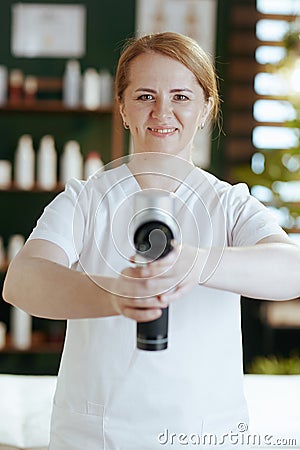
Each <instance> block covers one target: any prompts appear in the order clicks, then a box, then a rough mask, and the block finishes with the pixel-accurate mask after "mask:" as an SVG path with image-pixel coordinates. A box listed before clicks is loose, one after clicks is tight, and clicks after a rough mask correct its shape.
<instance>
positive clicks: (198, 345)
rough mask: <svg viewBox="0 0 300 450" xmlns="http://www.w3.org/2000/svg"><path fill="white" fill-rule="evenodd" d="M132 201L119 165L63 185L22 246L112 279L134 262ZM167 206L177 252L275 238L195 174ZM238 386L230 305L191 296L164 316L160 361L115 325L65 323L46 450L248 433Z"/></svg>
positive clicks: (135, 448) (135, 446) (258, 208)
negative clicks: (34, 245)
mask: <svg viewBox="0 0 300 450" xmlns="http://www.w3.org/2000/svg"><path fill="white" fill-rule="evenodd" d="M138 191H140V187H139V185H138V183H137V182H136V180H135V178H134V177H133V175H132V174H131V172H130V171H129V169H128V167H127V165H122V166H120V167H118V168H114V169H111V170H109V171H107V172H102V173H100V174H99V175H96V176H94V177H92V178H91V179H90V180H89V181H88V182H82V181H78V180H72V181H70V182H69V184H68V185H67V187H66V189H65V192H63V193H61V194H60V195H58V196H57V197H56V198H55V199H54V201H53V202H52V203H51V204H50V205H49V206H47V207H46V209H45V211H44V214H43V215H42V217H41V218H40V219H39V221H38V224H37V227H36V228H35V229H34V230H33V232H32V234H31V236H30V239H46V240H48V241H51V242H54V243H55V244H57V245H58V246H60V247H61V248H62V249H64V251H65V252H66V253H67V255H68V257H69V264H70V267H72V268H73V269H74V270H78V271H86V272H87V273H90V274H102V275H106V276H118V273H119V272H120V270H122V269H123V268H125V267H126V266H128V265H129V263H128V260H127V258H128V257H130V256H132V255H133V254H134V250H133V247H132V244H131V242H130V237H129V236H128V233H129V231H128V229H129V227H128V224H129V222H130V219H131V218H132V204H131V199H132V198H133V196H134V193H136V192H138ZM175 196H176V198H177V199H178V201H179V203H178V209H177V217H176V218H177V220H178V223H179V225H180V228H181V232H182V241H183V242H187V243H190V244H194V245H195V244H196V245H199V246H203V247H208V246H213V247H219V248H223V247H224V245H227V246H245V245H253V244H255V243H256V242H258V241H259V240H260V239H262V238H264V237H266V236H269V235H272V234H281V233H283V231H282V230H281V228H280V227H279V226H278V225H277V224H276V223H275V221H274V219H273V217H272V216H271V214H270V213H269V211H268V210H267V209H266V208H265V207H264V206H262V205H261V204H260V203H259V202H258V201H257V200H256V199H254V198H253V197H251V196H250V195H249V192H248V189H247V187H246V185H244V184H238V185H235V186H231V185H229V184H228V183H225V182H222V181H220V180H218V179H217V178H215V177H214V176H213V175H210V174H208V173H206V172H204V171H202V170H200V169H198V168H194V169H193V170H192V171H191V172H190V174H189V175H188V176H187V178H186V179H185V180H184V182H183V183H182V184H181V185H180V186H179V188H178V189H177V190H176V192H175ZM53 288H54V289H55V286H54V287H53ZM41 301H43V300H41ZM48 301H49V300H48ZM100 301H101V294H100V291H99V302H100ZM242 380H243V371H242V349H241V327H240V297H239V295H237V294H233V293H230V292H224V291H220V290H215V289H210V288H206V287H204V286H203V285H201V286H200V285H199V286H196V287H194V288H193V289H192V290H191V291H190V292H189V293H188V294H187V295H185V296H184V298H182V299H180V300H178V301H177V302H174V303H173V304H171V305H170V318H169V346H168V349H167V350H164V351H157V352H149V351H143V350H137V349H136V323H135V322H134V321H133V320H130V319H128V318H125V317H123V316H115V317H107V318H97V319H80V320H69V321H68V325H67V333H66V341H65V346H64V351H63V355H62V360H61V366H60V370H59V376H58V383H57V389H56V394H55V399H54V406H53V415H52V427H51V442H50V447H49V448H50V450H100V449H105V450H155V449H161V448H164V447H165V448H172V449H182V448H183V446H184V445H185V446H187V447H188V448H189V446H192V447H193V448H195V445H196V443H197V439H199V436H200V435H201V433H203V435H205V434H206V433H215V434H217V433H218V434H219V436H220V433H230V432H231V431H235V430H237V429H238V428H237V427H239V423H243V422H247V407H246V404H245V399H244V395H243V386H242V382H243V381H242ZM220 439H221V438H220ZM225 440H226V438H225ZM218 443H220V442H218ZM188 444H189V445H188ZM197 446H198V447H197V448H200V445H199V442H198V444H197ZM221 448H223V449H225V448H227V447H226V445H222V447H221ZM233 448H235V449H236V448H237V447H236V445H235V447H233Z"/></svg>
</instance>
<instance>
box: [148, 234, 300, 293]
mask: <svg viewBox="0 0 300 450" xmlns="http://www.w3.org/2000/svg"><path fill="white" fill-rule="evenodd" d="M176 252H177V253H178V256H179V255H180V257H178V259H177V261H176V262H173V266H172V267H171V261H168V260H167V258H168V257H166V258H163V259H161V260H159V261H157V262H156V263H151V264H150V265H149V266H148V267H147V268H145V269H144V275H145V274H146V273H147V276H149V277H154V278H152V280H153V283H154V280H155V275H156V274H158V273H162V272H164V278H165V283H166V284H165V286H166V287H167V285H168V286H169V288H170V292H166V293H165V294H164V295H163V296H162V298H163V299H164V300H165V301H171V300H174V299H175V298H179V297H181V296H182V295H183V294H184V293H185V292H187V291H188V290H189V289H190V288H191V287H192V286H194V285H196V284H203V285H205V286H207V287H210V288H215V289H220V290H226V291H231V292H235V293H238V294H240V295H244V296H247V297H252V298H257V299H268V300H288V299H292V298H296V297H298V296H300V277H299V273H300V247H299V246H297V245H296V244H294V243H293V242H292V241H291V240H290V239H289V238H288V237H287V238H285V237H282V236H270V237H268V238H265V239H263V240H261V241H260V242H259V243H258V244H256V245H254V246H250V247H225V248H224V249H221V248H220V249H218V248H212V249H195V248H192V247H189V246H182V247H180V248H177V249H176ZM168 265H169V267H167V266H168ZM146 271H147V272H146ZM175 286H176V287H175ZM172 287H175V289H173V290H171V289H172Z"/></svg>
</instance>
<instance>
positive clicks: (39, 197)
mask: <svg viewBox="0 0 300 450" xmlns="http://www.w3.org/2000/svg"><path fill="white" fill-rule="evenodd" d="M14 3H16V1H13V0H1V4H0V29H1V39H0V64H3V65H5V66H7V67H8V69H9V70H10V69H13V68H20V69H21V70H23V72H24V74H25V75H29V74H33V75H37V76H43V77H47V76H50V77H61V76H62V75H63V72H64V68H65V63H66V60H67V59H66V58H16V57H14V56H12V54H11V52H10V35H11V7H12V5H13V4H14ZM26 3H35V2H26ZM36 3H53V4H54V3H59V2H58V1H51V0H46V1H43V0H42V1H39V2H36ZM60 3H63V4H67V3H72V4H76V3H78V4H84V5H85V6H86V19H87V23H86V54H85V55H84V57H83V58H81V59H79V61H80V64H81V69H82V71H83V70H85V69H86V68H87V67H95V68H97V69H100V68H108V69H109V70H110V71H111V73H114V71H115V67H116V63H117V60H118V57H119V54H120V48H121V47H122V45H123V43H124V41H125V40H126V39H127V38H128V37H132V36H133V34H134V19H135V8H134V7H135V1H134V0H125V1H124V0H86V1H83V0H82V1H76V0H65V1H63V2H60ZM24 133H29V134H31V135H32V136H33V142H34V147H35V150H37V148H38V145H39V141H40V139H41V137H42V136H43V135H45V134H52V135H53V136H54V138H55V142H56V148H57V151H58V154H60V153H61V151H62V149H63V146H64V144H65V142H66V141H67V140H69V139H76V140H78V141H79V143H80V144H81V150H82V152H83V153H84V154H86V153H88V152H89V151H94V150H96V151H98V152H100V153H101V156H102V158H103V160H104V162H105V163H107V162H108V161H109V160H110V147H111V116H110V115H109V114H105V115H97V114H65V113H48V112H47V113H34V112H26V113H24V112H23V113H19V112H7V111H1V110H0V159H9V160H11V161H12V162H13V158H14V152H15V148H16V145H17V142H18V139H19V137H20V136H21V135H22V134H24ZM53 196H54V194H49V193H48V194H43V193H42V194H41V193H34V194H33V193H15V192H3V191H2V192H1V191H0V206H1V222H0V235H1V236H3V237H4V240H5V243H7V239H8V237H9V236H10V235H11V234H13V233H22V234H24V235H25V236H27V235H28V234H29V232H30V231H31V229H32V227H33V225H34V223H35V221H36V219H37V217H39V216H40V214H41V212H42V210H43V207H44V205H45V204H47V203H48V202H49V200H51V198H52V197H53Z"/></svg>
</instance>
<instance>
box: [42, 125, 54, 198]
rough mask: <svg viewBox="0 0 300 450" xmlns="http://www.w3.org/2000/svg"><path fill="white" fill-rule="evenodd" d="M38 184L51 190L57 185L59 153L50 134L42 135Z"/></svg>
mask: <svg viewBox="0 0 300 450" xmlns="http://www.w3.org/2000/svg"><path fill="white" fill-rule="evenodd" d="M37 185H38V186H39V187H40V188H41V189H46V190H51V189H54V188H55V187H56V185H57V154H56V150H55V143H54V138H53V136H51V135H50V134H46V135H45V136H43V137H42V139H41V142H40V147H39V150H38V154H37Z"/></svg>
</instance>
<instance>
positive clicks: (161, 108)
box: [152, 99, 173, 120]
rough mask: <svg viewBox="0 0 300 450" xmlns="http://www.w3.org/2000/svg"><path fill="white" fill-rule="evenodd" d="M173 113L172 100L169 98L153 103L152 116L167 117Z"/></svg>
mask: <svg viewBox="0 0 300 450" xmlns="http://www.w3.org/2000/svg"><path fill="white" fill-rule="evenodd" d="M172 114H173V109H172V105H171V102H170V101H169V100H167V99H163V100H162V99H159V100H157V101H156V102H155V103H153V111H152V117H153V118H155V119H159V120H162V119H167V118H169V117H171V116H172Z"/></svg>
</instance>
